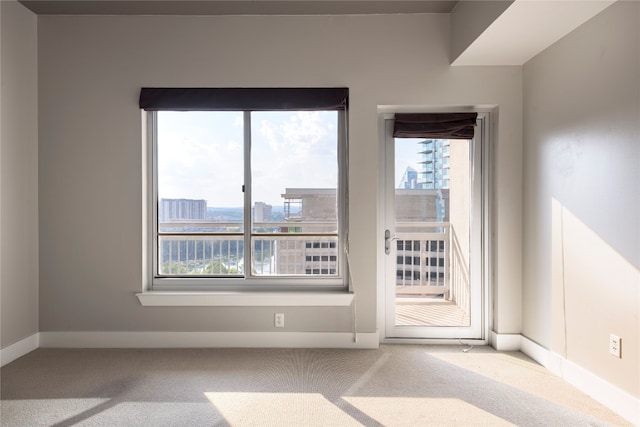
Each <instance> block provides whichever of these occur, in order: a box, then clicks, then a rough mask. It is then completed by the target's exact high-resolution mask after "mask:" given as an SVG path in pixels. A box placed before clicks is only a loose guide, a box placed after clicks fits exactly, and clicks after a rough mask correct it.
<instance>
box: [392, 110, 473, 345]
mask: <svg viewBox="0 0 640 427" xmlns="http://www.w3.org/2000/svg"><path fill="white" fill-rule="evenodd" d="M484 130H485V129H484V117H479V119H478V123H477V126H476V130H475V136H474V138H473V139H469V140H460V139H425V138H394V137H393V136H392V134H393V119H388V120H386V122H385V132H386V138H385V141H386V143H385V150H386V151H385V168H386V175H385V200H386V202H385V230H384V233H385V235H384V236H385V259H386V262H385V337H386V338H433V339H457V338H460V339H481V338H484V337H483V320H484V316H483V310H484V304H483V296H484V286H483V282H484V280H483V277H484V271H485V268H484V262H483V259H484V251H483V246H482V245H483V239H482V235H483V229H484V228H485V227H484V218H485V215H484V211H485V209H483V204H484V201H483V200H484V198H483V194H484V193H486V191H485V185H483V176H482V170H483V167H482V166H483V150H482V148H483V143H482V142H483V139H484Z"/></svg>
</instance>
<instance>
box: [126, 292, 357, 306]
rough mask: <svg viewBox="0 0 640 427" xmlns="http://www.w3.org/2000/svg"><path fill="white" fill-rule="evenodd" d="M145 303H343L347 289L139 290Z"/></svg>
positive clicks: (348, 299)
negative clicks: (246, 290) (310, 290)
mask: <svg viewBox="0 0 640 427" xmlns="http://www.w3.org/2000/svg"><path fill="white" fill-rule="evenodd" d="M136 296H137V297H138V300H139V301H140V304H142V305H143V306H145V307H216V306H224V307H286V306H297V307H346V306H349V305H351V302H352V301H353V296H354V294H353V293H349V292H314V293H311V292H164V291H153V292H142V293H138V294H136Z"/></svg>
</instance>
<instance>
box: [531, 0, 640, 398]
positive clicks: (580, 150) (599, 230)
mask: <svg viewBox="0 0 640 427" xmlns="http://www.w3.org/2000/svg"><path fill="white" fill-rule="evenodd" d="M639 28H640V4H639V3H637V2H618V3H616V4H614V5H613V6H611V7H610V8H608V9H606V10H605V11H604V12H603V13H601V14H600V15H598V16H596V17H595V18H593V19H592V20H591V21H589V22H587V23H585V24H584V25H583V26H581V27H580V28H578V29H577V30H576V31H574V32H573V33H571V34H569V35H568V36H567V37H565V38H563V39H562V40H560V41H559V42H558V43H556V44H555V45H553V46H551V47H550V48H549V49H547V50H546V51H544V52H543V53H541V54H540V55H538V56H537V57H536V58H534V59H533V60H531V61H530V62H528V63H527V64H526V65H525V67H524V147H525V148H524V158H525V163H524V171H525V173H524V194H525V197H524V215H525V216H524V217H525V222H524V253H523V260H524V267H523V272H524V274H523V279H524V280H523V283H524V284H523V311H522V313H523V333H524V335H526V336H527V337H529V338H530V339H532V340H533V341H536V342H538V343H540V344H542V345H543V346H545V347H547V348H550V349H551V350H553V351H554V352H555V353H558V354H561V355H564V356H566V357H567V358H568V359H569V360H571V361H573V362H575V363H577V364H579V365H580V366H582V367H584V368H586V369H588V370H589V371H591V372H593V373H594V374H596V375H598V376H600V377H601V378H603V379H605V380H607V381H609V382H611V383H612V384H615V385H617V386H619V387H621V388H622V389H624V390H626V391H628V392H629V393H631V394H632V395H634V396H636V397H638V396H639V395H640V384H639V381H640V372H639V369H640V368H639V367H638V360H640V353H639V351H638V340H639V339H640V330H639V328H640V326H639V325H640V321H639V309H638V304H639V301H640V273H639V270H638V269H639V268H640V220H639V218H640V105H639V104H640V33H639ZM565 313H566V316H565ZM610 333H614V334H617V335H620V336H622V338H623V347H622V348H623V358H622V360H618V359H616V358H614V357H612V356H610V355H609V353H608V340H609V334H610Z"/></svg>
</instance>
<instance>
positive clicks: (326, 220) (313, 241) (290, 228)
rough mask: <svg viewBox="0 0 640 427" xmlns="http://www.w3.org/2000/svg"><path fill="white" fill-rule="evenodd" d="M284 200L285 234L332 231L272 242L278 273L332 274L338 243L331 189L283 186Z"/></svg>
mask: <svg viewBox="0 0 640 427" xmlns="http://www.w3.org/2000/svg"><path fill="white" fill-rule="evenodd" d="M281 197H282V198H283V199H284V214H285V221H286V222H287V223H288V224H286V225H282V226H281V227H280V231H281V232H286V233H311V234H312V233H332V232H333V233H335V236H331V235H329V236H317V238H310V239H306V240H300V239H297V238H295V239H279V240H278V241H276V250H275V263H276V265H277V271H278V272H279V273H280V274H311V275H336V274H338V273H339V271H338V257H339V250H340V248H339V242H338V238H337V226H338V211H337V202H336V189H335V188H287V189H285V192H284V193H283V194H281Z"/></svg>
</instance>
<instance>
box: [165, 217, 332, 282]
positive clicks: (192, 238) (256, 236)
mask: <svg viewBox="0 0 640 427" xmlns="http://www.w3.org/2000/svg"><path fill="white" fill-rule="evenodd" d="M336 228H337V227H336V223H335V222H319V221H305V222H263V223H254V224H253V233H252V234H251V238H250V242H251V251H250V253H251V262H250V263H249V265H250V268H248V266H247V265H246V264H247V263H246V262H245V250H244V245H245V236H244V233H243V224H242V223H240V222H210V221H193V220H192V221H188V222H181V221H172V222H164V223H161V224H159V229H160V231H159V232H158V243H157V254H158V256H157V263H158V267H157V271H158V276H164V277H184V276H205V277H244V276H245V275H252V276H276V275H278V276H289V275H292V276H296V275H311V276H334V277H337V276H338V275H339V273H340V272H339V256H338V255H339V250H340V248H339V247H338V246H339V239H338V234H337V232H336V231H335V230H336Z"/></svg>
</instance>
